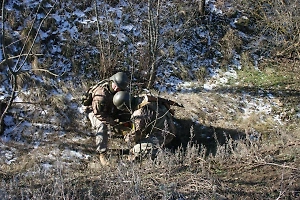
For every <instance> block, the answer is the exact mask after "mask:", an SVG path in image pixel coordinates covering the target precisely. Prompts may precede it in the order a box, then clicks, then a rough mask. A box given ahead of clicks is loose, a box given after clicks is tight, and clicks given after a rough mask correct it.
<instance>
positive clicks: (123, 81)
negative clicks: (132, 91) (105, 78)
mask: <svg viewBox="0 0 300 200" xmlns="http://www.w3.org/2000/svg"><path fill="white" fill-rule="evenodd" d="M110 80H112V81H113V82H114V83H115V84H116V85H117V86H118V87H119V88H120V89H121V90H125V89H126V87H127V86H128V83H129V79H128V77H127V75H126V74H125V73H124V72H118V73H116V74H114V75H113V76H112V77H110Z"/></svg>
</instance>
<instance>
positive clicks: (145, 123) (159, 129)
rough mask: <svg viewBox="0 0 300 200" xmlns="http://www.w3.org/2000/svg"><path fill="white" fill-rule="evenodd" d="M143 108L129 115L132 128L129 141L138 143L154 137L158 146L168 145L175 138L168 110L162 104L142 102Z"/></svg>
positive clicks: (140, 107)
mask: <svg viewBox="0 0 300 200" xmlns="http://www.w3.org/2000/svg"><path fill="white" fill-rule="evenodd" d="M141 104H143V106H139V109H137V110H135V111H134V112H133V113H132V115H131V120H132V122H133V128H132V131H131V132H130V136H129V138H130V140H131V141H133V140H134V141H135V142H139V141H140V140H141V139H143V138H145V137H148V136H155V137H156V138H157V139H158V140H159V143H160V144H168V143H169V142H171V140H172V139H173V138H174V136H175V126H174V122H173V118H172V115H171V114H170V111H169V109H168V108H167V107H166V106H165V105H164V104H162V103H158V102H147V103H145V102H143V103H141Z"/></svg>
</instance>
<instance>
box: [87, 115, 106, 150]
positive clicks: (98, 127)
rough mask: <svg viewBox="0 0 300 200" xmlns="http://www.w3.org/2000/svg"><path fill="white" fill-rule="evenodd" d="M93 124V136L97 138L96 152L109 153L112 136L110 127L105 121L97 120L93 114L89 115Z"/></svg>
mask: <svg viewBox="0 0 300 200" xmlns="http://www.w3.org/2000/svg"><path fill="white" fill-rule="evenodd" d="M88 117H89V119H90V121H91V124H92V129H93V134H94V136H95V142H96V151H97V152H99V153H104V152H106V151H107V144H108V136H109V134H110V131H111V130H110V125H109V124H108V123H106V122H105V121H100V120H99V119H97V118H96V117H95V115H94V113H93V112H91V113H89V114H88Z"/></svg>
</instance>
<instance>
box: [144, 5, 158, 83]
mask: <svg viewBox="0 0 300 200" xmlns="http://www.w3.org/2000/svg"><path fill="white" fill-rule="evenodd" d="M153 4H154V3H153V1H152V0H148V19H149V23H148V37H149V41H148V42H149V53H150V59H149V67H150V76H149V82H148V85H147V88H148V89H149V88H151V87H152V86H153V83H154V81H155V77H156V71H157V67H158V66H157V63H156V59H157V58H156V57H157V46H158V30H159V29H158V25H159V9H160V0H157V5H156V16H153V9H154V6H153Z"/></svg>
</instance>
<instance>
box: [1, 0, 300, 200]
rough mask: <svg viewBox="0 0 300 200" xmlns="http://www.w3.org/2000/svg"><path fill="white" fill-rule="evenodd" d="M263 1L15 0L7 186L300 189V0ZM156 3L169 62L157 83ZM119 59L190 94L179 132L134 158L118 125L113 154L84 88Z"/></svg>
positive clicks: (144, 78) (151, 192) (170, 194)
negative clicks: (98, 133)
mask: <svg viewBox="0 0 300 200" xmlns="http://www.w3.org/2000/svg"><path fill="white" fill-rule="evenodd" d="M155 2H156V1H155ZM157 2H158V1H157ZM251 2H252V1H249V2H248V3H245V4H239V3H240V1H236V4H235V3H234V2H231V1H220V2H217V1H211V0H209V1H206V6H205V14H204V15H201V14H200V13H199V7H198V3H197V1H164V2H161V4H160V5H158V4H153V5H152V6H153V7H152V10H151V11H149V10H148V8H149V7H148V6H149V5H148V4H147V2H144V1H141V2H139V1H138V2H136V1H123V0H120V1H97V7H96V6H95V2H94V1H85V2H80V1H72V2H69V1H65V2H55V1H51V0H49V1H42V2H38V1H18V0H12V1H8V2H5V4H4V8H5V9H4V10H5V15H2V18H1V19H2V20H1V25H3V22H4V25H5V26H4V29H3V30H5V34H2V36H1V46H6V49H7V52H8V54H7V55H8V56H9V57H10V59H8V61H5V57H6V55H5V54H4V52H3V51H1V53H0V61H1V65H0V69H1V72H0V74H1V76H0V81H1V88H0V100H1V112H2V111H3V110H2V109H3V107H2V106H3V105H5V104H7V103H8V100H9V99H10V96H11V95H12V94H13V91H14V89H15V91H16V94H15V95H16V98H14V99H13V102H12V105H11V107H10V109H9V110H8V112H7V113H6V115H5V117H4V120H3V121H4V125H5V126H4V130H3V132H2V135H1V139H0V157H1V159H0V180H1V189H0V199H168V200H175V199H177V200H179V199H180V200H183V199H300V175H299V174H300V173H299V172H300V168H299V166H300V160H299V158H300V157H299V155H300V134H299V133H300V127H299V123H300V100H299V96H300V75H299V74H300V67H299V66H300V58H299V52H298V49H299V48H298V47H299V42H298V43H297V37H296V35H297V34H296V33H297V30H298V33H299V27H298V26H297V23H293V22H291V21H289V20H291V19H293V20H297V19H298V18H297V17H296V16H299V15H298V14H299V13H298V12H299V9H295V8H297V7H298V4H297V1H290V2H289V3H287V4H286V6H285V7H284V8H285V9H288V8H290V9H291V10H288V11H289V12H286V13H289V16H291V18H288V17H287V16H286V15H284V9H283V10H280V9H278V8H281V7H280V6H279V5H277V3H278V4H280V2H282V1H274V2H273V4H272V6H273V7H272V8H274V9H276V10H277V11H280V13H281V15H279V16H280V18H276V17H279V16H276V15H275V14H270V13H272V12H267V11H266V13H262V16H263V14H270V16H268V17H269V18H268V17H266V18H263V20H261V21H260V18H255V17H254V16H256V17H257V15H255V14H258V13H260V14H261V12H262V10H260V9H262V8H265V10H267V9H268V8H269V7H268V6H266V7H263V6H264V4H263V3H264V1H258V2H259V3H257V4H255V5H260V6H262V7H261V8H260V7H251ZM252 3H253V2H252ZM241 5H243V6H244V7H241ZM280 5H281V4H280ZM246 6H249V7H246ZM96 8H97V9H96ZM246 8H249V9H246ZM292 8H293V9H292ZM156 9H158V10H156ZM156 11H159V17H158V16H156V15H155V14H156ZM254 11H257V13H255V12H254ZM149 12H152V14H153V15H154V20H153V22H154V23H157V24H156V25H157V27H158V30H159V31H158V32H155V29H154V30H153V31H154V32H153V34H154V33H155V34H157V33H159V34H158V35H156V36H155V34H154V35H152V36H155V37H157V38H156V39H157V40H158V46H157V47H158V52H157V54H155V56H156V57H155V61H154V63H156V64H157V66H158V69H157V71H156V74H155V75H156V76H155V81H154V83H153V87H151V89H149V88H148V89H147V90H146V87H147V84H148V82H149V79H150V78H149V76H150V73H151V71H150V70H149V68H148V66H149V63H150V62H151V61H153V60H151V56H149V55H150V54H151V51H150V50H149V49H148V47H149V43H151V42H150V40H149V37H150V35H151V34H150V35H149V32H148V30H149V29H148V28H149V27H148V25H149V24H148V22H149V20H150V19H149ZM273 13H276V12H273ZM251 14H253V15H251ZM152 17H153V16H152ZM283 17H286V18H284V20H285V21H282V22H284V23H282V24H285V25H286V27H285V26H283V25H282V24H280V22H281V21H280V20H281V19H282V18H283ZM293 17H294V18H293ZM271 18H272V19H273V20H272V19H271ZM267 19H270V21H266V20H267ZM274 19H276V20H274ZM279 19H280V20H279ZM264 20H265V21H264ZM264 23H265V24H267V25H268V26H264V28H262V29H260V28H261V25H265V24H264ZM290 23H291V24H292V25H291V24H290ZM278 27H279V28H278ZM267 29H268V31H267ZM275 30H276V31H277V32H276V33H275ZM272 31H274V33H273V32H272ZM292 31H295V32H292ZM3 35H4V36H3ZM293 35H294V37H293ZM275 36H276V37H275ZM26 38H27V39H28V40H27V39H26ZM270 38H272V40H270ZM280 38H281V39H280ZM282 38H284V39H282ZM2 39H5V40H2ZM32 41H34V43H32ZM298 41H299V37H298ZM297 45H298V46H297ZM26 54H27V55H26ZM18 58H20V60H18ZM23 61H24V62H23ZM11 66H12V67H11ZM119 70H121V71H125V72H127V73H128V75H130V77H131V87H132V90H133V91H134V92H135V93H141V92H146V91H148V92H151V93H152V94H153V95H155V96H161V97H165V98H168V99H171V100H174V101H177V102H179V103H181V104H183V106H184V108H179V107H173V109H174V110H175V115H174V120H175V123H176V128H177V131H178V136H177V138H176V139H175V140H174V141H173V143H172V144H171V145H170V146H169V147H168V148H167V149H165V150H161V151H160V152H159V154H158V155H157V157H156V158H155V159H153V160H152V159H150V158H149V159H146V160H144V161H143V162H129V161H127V159H126V158H127V149H126V148H124V147H122V148H120V147H119V146H118V145H119V142H120V138H118V139H115V138H114V139H112V140H111V143H110V147H111V151H110V152H109V156H110V162H111V165H110V166H108V167H103V166H101V165H99V161H98V156H97V154H96V152H95V151H94V137H93V135H92V134H91V130H90V124H89V122H88V121H87V120H86V117H85V115H84V113H83V111H82V107H81V102H80V100H81V95H82V94H83V93H84V91H85V90H86V89H87V88H88V86H90V85H92V84H94V83H96V82H97V81H98V80H99V79H101V78H104V77H107V76H110V75H111V74H113V73H114V72H116V71H119ZM14 74H16V77H17V80H16V83H17V87H16V88H13V78H11V77H13V76H14Z"/></svg>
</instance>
